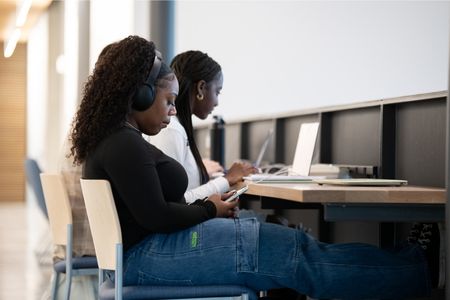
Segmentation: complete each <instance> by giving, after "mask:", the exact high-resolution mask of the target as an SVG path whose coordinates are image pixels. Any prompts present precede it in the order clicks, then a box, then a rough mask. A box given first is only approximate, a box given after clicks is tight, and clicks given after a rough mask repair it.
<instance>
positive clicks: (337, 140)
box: [322, 106, 381, 166]
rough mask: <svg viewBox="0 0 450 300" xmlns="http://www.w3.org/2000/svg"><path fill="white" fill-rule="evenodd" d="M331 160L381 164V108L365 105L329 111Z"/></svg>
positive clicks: (349, 163) (341, 162)
mask: <svg viewBox="0 0 450 300" xmlns="http://www.w3.org/2000/svg"><path fill="white" fill-rule="evenodd" d="M326 114H328V116H327V117H326V118H323V120H322V121H325V120H326V121H328V122H329V124H325V126H324V127H326V128H329V130H330V132H331V133H330V137H329V141H328V145H329V146H330V150H329V153H330V161H322V162H323V163H331V164H346V165H371V166H379V165H380V141H381V133H380V128H381V126H380V108H379V107H378V106H375V107H364V108H357V109H349V110H342V111H335V112H328V113H326Z"/></svg>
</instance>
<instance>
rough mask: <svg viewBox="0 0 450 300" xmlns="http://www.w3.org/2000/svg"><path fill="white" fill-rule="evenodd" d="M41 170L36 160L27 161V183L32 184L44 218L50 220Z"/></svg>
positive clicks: (29, 159)
mask: <svg viewBox="0 0 450 300" xmlns="http://www.w3.org/2000/svg"><path fill="white" fill-rule="evenodd" d="M41 173H42V172H41V169H40V168H39V165H38V163H37V161H36V160H34V159H31V158H27V159H25V174H26V177H27V182H28V183H29V184H30V186H31V189H32V190H33V192H34V195H35V196H36V200H37V205H38V207H39V209H40V210H41V212H42V213H43V214H44V216H45V217H46V218H47V219H48V213H47V206H46V205H45V200H44V192H43V191H42V185H41V177H40V174H41Z"/></svg>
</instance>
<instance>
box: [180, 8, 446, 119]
mask: <svg viewBox="0 0 450 300" xmlns="http://www.w3.org/2000/svg"><path fill="white" fill-rule="evenodd" d="M449 11H450V4H449V2H432V1H361V2H358V1H326V2H324V1H314V2H313V1H195V2H194V1H179V2H178V3H177V5H176V42H175V48H176V49H175V53H179V52H181V51H185V50H189V49H198V50H202V51H204V52H207V53H208V54H210V55H211V56H212V57H213V58H214V59H216V60H217V61H218V62H219V63H220V64H221V66H222V68H223V72H224V78H225V80H224V89H223V92H222V95H221V97H220V104H219V106H218V107H217V108H216V110H215V112H214V113H217V114H221V115H223V116H224V118H225V120H226V121H227V120H228V121H230V120H233V119H236V118H239V119H241V118H246V117H250V116H258V115H270V114H273V113H277V112H289V111H292V110H300V109H305V108H315V107H322V106H329V105H336V104H345V103H352V102H361V101H367V100H376V99H381V98H390V97H397V96H405V95H412V94H419V93H426V92H435V91H442V90H446V89H447V84H448V80H447V77H448V56H449V55H448V49H449V40H448V37H449Z"/></svg>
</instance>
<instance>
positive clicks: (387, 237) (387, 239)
mask: <svg viewBox="0 0 450 300" xmlns="http://www.w3.org/2000/svg"><path fill="white" fill-rule="evenodd" d="M379 241H380V242H379V244H380V248H384V249H392V248H394V247H395V245H396V242H397V223H392V222H383V223H380V225H379Z"/></svg>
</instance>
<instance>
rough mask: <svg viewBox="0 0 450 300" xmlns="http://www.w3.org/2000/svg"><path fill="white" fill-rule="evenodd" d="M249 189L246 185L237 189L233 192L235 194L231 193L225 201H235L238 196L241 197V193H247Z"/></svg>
mask: <svg viewBox="0 0 450 300" xmlns="http://www.w3.org/2000/svg"><path fill="white" fill-rule="evenodd" d="M247 190H248V186H247V185H246V186H244V187H243V188H241V189H239V190H237V191H235V192H234V193H233V195H231V196H230V197H228V198H227V199H225V200H224V201H225V202H230V201H233V200H235V199H236V198H237V197H239V196H240V195H242V194H243V193H245V192H246V191H247Z"/></svg>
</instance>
